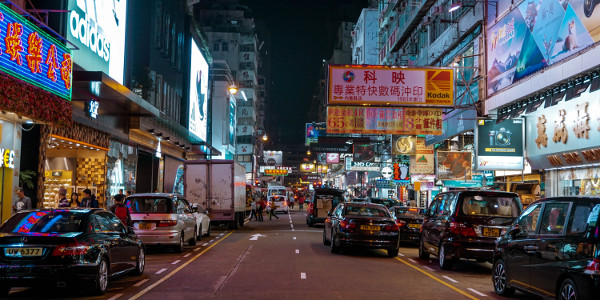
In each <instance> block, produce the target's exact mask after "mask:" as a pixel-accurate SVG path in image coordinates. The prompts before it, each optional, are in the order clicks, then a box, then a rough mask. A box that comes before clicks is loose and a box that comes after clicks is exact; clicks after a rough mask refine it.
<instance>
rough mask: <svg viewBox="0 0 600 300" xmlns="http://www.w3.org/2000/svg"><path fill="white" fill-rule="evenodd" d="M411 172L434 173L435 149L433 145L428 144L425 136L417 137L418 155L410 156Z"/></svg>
mask: <svg viewBox="0 0 600 300" xmlns="http://www.w3.org/2000/svg"><path fill="white" fill-rule="evenodd" d="M410 173H412V174H434V173H435V165H434V149H433V145H430V146H426V145H425V138H422V137H419V138H417V151H416V155H415V156H412V155H411V157H410Z"/></svg>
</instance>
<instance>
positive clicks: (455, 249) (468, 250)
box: [444, 239, 496, 261]
mask: <svg viewBox="0 0 600 300" xmlns="http://www.w3.org/2000/svg"><path fill="white" fill-rule="evenodd" d="M444 246H446V257H449V258H467V259H478V258H479V259H486V260H490V261H491V260H492V259H493V258H494V249H495V247H496V243H495V240H493V239H468V240H458V239H457V240H452V241H447V242H444Z"/></svg>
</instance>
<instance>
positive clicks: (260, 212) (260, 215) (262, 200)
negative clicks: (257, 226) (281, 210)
mask: <svg viewBox="0 0 600 300" xmlns="http://www.w3.org/2000/svg"><path fill="white" fill-rule="evenodd" d="M266 207H267V204H266V203H265V197H264V196H263V197H262V198H260V202H259V205H258V206H257V209H258V220H259V221H260V222H262V221H263V211H264V210H265V208H266Z"/></svg>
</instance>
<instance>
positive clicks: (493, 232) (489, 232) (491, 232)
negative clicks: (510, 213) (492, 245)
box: [483, 227, 500, 237]
mask: <svg viewBox="0 0 600 300" xmlns="http://www.w3.org/2000/svg"><path fill="white" fill-rule="evenodd" d="M483 236H491V237H499V236H500V229H499V228H485V227H484V228H483Z"/></svg>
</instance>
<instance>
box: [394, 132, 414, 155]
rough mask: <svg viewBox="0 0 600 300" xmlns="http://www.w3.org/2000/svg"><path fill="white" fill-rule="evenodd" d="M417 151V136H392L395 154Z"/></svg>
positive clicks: (410, 153) (409, 153) (408, 153)
mask: <svg viewBox="0 0 600 300" xmlns="http://www.w3.org/2000/svg"><path fill="white" fill-rule="evenodd" d="M415 153H417V137H416V136H412V135H394V136H392V154H393V155H414V154H415Z"/></svg>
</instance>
